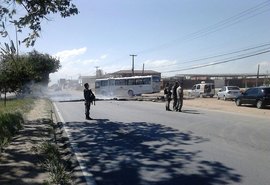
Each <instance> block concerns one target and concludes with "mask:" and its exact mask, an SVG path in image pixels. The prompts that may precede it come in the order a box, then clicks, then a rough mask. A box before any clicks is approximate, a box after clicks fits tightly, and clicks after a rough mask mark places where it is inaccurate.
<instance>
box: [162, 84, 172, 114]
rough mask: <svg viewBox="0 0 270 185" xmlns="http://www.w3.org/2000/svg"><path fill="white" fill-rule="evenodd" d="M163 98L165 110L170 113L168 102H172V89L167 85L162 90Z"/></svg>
mask: <svg viewBox="0 0 270 185" xmlns="http://www.w3.org/2000/svg"><path fill="white" fill-rule="evenodd" d="M164 96H165V101H166V110H167V111H171V109H170V102H171V100H172V89H171V87H170V84H169V83H166V86H165V89H164Z"/></svg>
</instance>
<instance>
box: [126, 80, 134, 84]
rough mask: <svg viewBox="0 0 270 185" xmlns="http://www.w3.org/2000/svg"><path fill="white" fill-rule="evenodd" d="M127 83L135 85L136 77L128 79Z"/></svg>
mask: <svg viewBox="0 0 270 185" xmlns="http://www.w3.org/2000/svg"><path fill="white" fill-rule="evenodd" d="M127 85H135V79H128V80H127Z"/></svg>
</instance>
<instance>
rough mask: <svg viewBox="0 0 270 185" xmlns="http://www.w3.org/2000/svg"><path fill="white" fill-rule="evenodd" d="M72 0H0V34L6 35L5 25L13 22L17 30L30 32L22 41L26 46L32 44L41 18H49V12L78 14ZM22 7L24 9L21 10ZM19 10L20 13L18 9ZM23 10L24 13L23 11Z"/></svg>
mask: <svg viewBox="0 0 270 185" xmlns="http://www.w3.org/2000/svg"><path fill="white" fill-rule="evenodd" d="M71 1H72V0H1V4H0V34H1V35H2V36H3V37H6V36H7V35H8V32H7V29H6V25H7V24H10V23H12V24H14V26H15V28H16V29H17V31H18V32H21V31H22V29H23V28H28V29H29V30H30V32H29V33H28V36H27V37H26V38H25V39H24V40H23V41H22V42H24V43H25V44H26V46H33V45H34V44H35V41H36V39H37V38H38V37H39V33H40V32H41V22H42V20H44V19H45V20H49V17H48V16H49V15H50V14H60V16H61V17H63V18H65V17H69V16H72V15H76V14H78V9H77V7H76V6H75V5H74V4H73V3H71ZM22 8H23V10H24V11H21V9H22ZM19 10H20V15H19V14H18V11H19ZM23 12H24V13H23Z"/></svg>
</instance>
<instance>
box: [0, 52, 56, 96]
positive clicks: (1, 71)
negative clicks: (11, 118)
mask: <svg viewBox="0 0 270 185" xmlns="http://www.w3.org/2000/svg"><path fill="white" fill-rule="evenodd" d="M60 67H61V65H60V61H59V60H58V59H56V58H54V57H52V56H50V55H49V54H43V53H39V52H37V51H36V50H34V51H32V52H29V53H27V54H24V55H19V56H17V57H16V62H14V60H13V58H12V57H10V56H9V55H2V57H1V59H0V89H1V91H2V92H4V93H6V92H7V91H9V92H22V91H23V90H24V88H25V87H26V86H27V85H28V84H29V83H40V84H42V85H43V86H47V85H48V83H49V74H50V73H54V72H57V71H58V69H59V68H60Z"/></svg>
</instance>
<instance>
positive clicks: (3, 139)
mask: <svg viewBox="0 0 270 185" xmlns="http://www.w3.org/2000/svg"><path fill="white" fill-rule="evenodd" d="M23 123H24V120H23V116H22V114H21V113H18V112H17V113H2V114H0V153H1V152H2V151H3V149H4V147H5V146H7V145H8V144H9V143H10V141H11V139H12V137H13V136H14V135H15V134H16V133H17V132H18V131H19V130H20V129H22V127H23Z"/></svg>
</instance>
